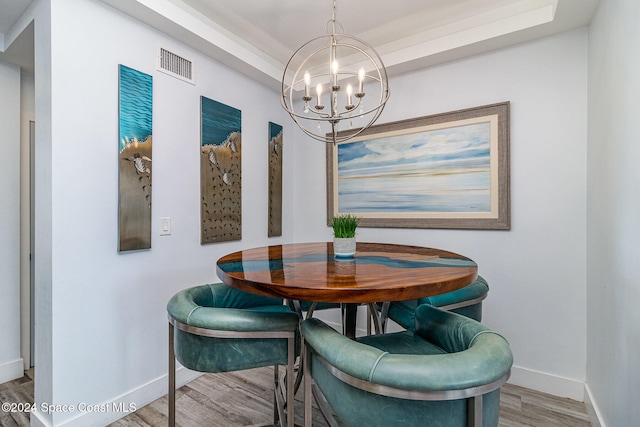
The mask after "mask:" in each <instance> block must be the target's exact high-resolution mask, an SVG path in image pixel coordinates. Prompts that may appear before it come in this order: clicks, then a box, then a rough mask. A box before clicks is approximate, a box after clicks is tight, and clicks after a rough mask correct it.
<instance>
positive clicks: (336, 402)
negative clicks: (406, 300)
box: [300, 304, 513, 427]
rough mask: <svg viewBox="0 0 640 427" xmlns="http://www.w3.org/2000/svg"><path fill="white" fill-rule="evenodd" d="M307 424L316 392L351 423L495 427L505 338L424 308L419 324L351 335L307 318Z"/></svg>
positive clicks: (504, 375)
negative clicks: (394, 330)
mask: <svg viewBox="0 0 640 427" xmlns="http://www.w3.org/2000/svg"><path fill="white" fill-rule="evenodd" d="M300 332H301V334H302V337H303V342H304V348H305V355H304V357H305V365H304V381H305V387H304V393H305V394H304V404H305V426H310V425H311V399H312V397H311V392H312V390H313V394H314V395H316V400H317V402H318V406H319V407H320V409H321V410H322V412H323V415H325V417H326V418H328V419H331V413H334V414H335V415H336V416H337V418H338V419H339V420H340V422H341V424H342V425H345V426H403V427H407V426H425V425H428V426H438V427H444V426H446V427H457V426H497V425H498V418H499V405H500V386H501V385H502V384H504V383H505V382H506V380H507V379H508V378H509V375H510V371H511V366H512V364H513V356H512V353H511V349H510V347H509V344H508V343H507V341H506V340H505V339H504V338H503V337H502V336H500V335H499V334H497V333H496V332H493V331H491V330H489V329H488V328H487V327H485V326H484V325H482V324H480V323H479V322H476V321H475V320H473V319H469V318H467V317H464V316H461V315H459V314H456V313H452V312H448V311H443V310H440V309H438V308H436V307H433V306H429V305H426V304H425V305H421V306H419V307H418V308H417V309H416V310H415V328H413V330H405V331H402V332H396V333H389V334H378V335H368V336H364V337H360V338H358V339H356V340H351V339H349V338H347V337H345V336H343V335H342V334H340V333H338V332H336V331H335V330H333V329H332V328H330V327H329V326H327V325H326V324H324V323H322V322H321V321H320V320H318V319H307V320H305V321H304V322H302V324H301V326H300Z"/></svg>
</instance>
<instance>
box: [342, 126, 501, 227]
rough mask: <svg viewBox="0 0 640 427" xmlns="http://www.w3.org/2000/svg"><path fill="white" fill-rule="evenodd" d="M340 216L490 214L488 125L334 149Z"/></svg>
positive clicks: (378, 140) (426, 132) (431, 132)
mask: <svg viewBox="0 0 640 427" xmlns="http://www.w3.org/2000/svg"><path fill="white" fill-rule="evenodd" d="M337 181H338V183H337V197H338V206H339V211H340V212H350V213H354V214H360V215H362V216H366V215H367V214H382V215H384V214H388V213H393V214H394V215H396V214H416V213H420V214H421V215H424V214H427V215H428V214H429V213H438V214H442V213H462V212H465V213H468V212H476V213H477V212H480V213H486V212H490V211H491V124H490V122H488V121H481V122H478V123H469V124H464V125H459V126H458V125H456V126H450V125H449V126H448V127H443V128H438V129H430V130H422V131H419V132H414V133H405V134H401V135H390V136H381V137H378V138H375V139H365V140H361V141H356V142H351V143H349V142H347V143H343V144H340V145H338V147H337Z"/></svg>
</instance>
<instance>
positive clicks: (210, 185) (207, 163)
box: [200, 96, 242, 244]
mask: <svg viewBox="0 0 640 427" xmlns="http://www.w3.org/2000/svg"><path fill="white" fill-rule="evenodd" d="M200 99H201V103H200V108H201V110H200V111H201V125H200V141H201V152H200V196H201V203H200V219H201V228H200V230H201V232H200V243H202V244H204V243H214V242H225V241H229V240H240V239H241V238H242V187H241V178H242V175H241V168H240V166H241V159H242V128H241V122H242V114H241V112H240V110H238V109H235V108H233V107H230V106H228V105H225V104H222V103H220V102H217V101H214V100H212V99H208V98H205V97H204V96H203V97H201V98H200Z"/></svg>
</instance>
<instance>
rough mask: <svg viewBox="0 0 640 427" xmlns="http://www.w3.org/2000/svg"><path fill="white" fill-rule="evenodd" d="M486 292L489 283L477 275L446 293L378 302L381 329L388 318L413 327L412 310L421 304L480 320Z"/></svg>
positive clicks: (384, 327) (404, 326)
mask: <svg viewBox="0 0 640 427" xmlns="http://www.w3.org/2000/svg"><path fill="white" fill-rule="evenodd" d="M488 293H489V284H488V283H487V281H486V280H485V279H484V278H483V277H481V276H478V278H477V279H476V280H475V281H474V282H473V283H471V284H470V285H468V286H465V287H464V288H460V289H458V290H456V291H453V292H448V293H446V294H441V295H433V296H430V297H425V298H420V299H412V300H407V301H392V302H390V303H382V304H378V308H379V310H380V318H381V323H382V329H383V330H386V324H387V320H388V319H391V320H393V321H394V322H396V323H397V324H399V325H400V326H402V327H403V328H405V329H411V328H413V318H414V311H415V310H416V307H418V306H419V305H422V304H428V305H432V306H434V307H438V308H440V309H441V310H447V311H452V312H454V313H458V314H461V315H463V316H466V317H469V318H471V319H474V320H477V321H478V322H480V321H481V320H482V301H483V300H484V299H485V298H486V297H487V294H488Z"/></svg>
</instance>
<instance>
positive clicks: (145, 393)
mask: <svg viewBox="0 0 640 427" xmlns="http://www.w3.org/2000/svg"><path fill="white" fill-rule="evenodd" d="M200 375H202V372H195V371H191V370H189V369H187V368H184V367H182V366H181V367H179V368H178V369H176V388H179V387H182V386H183V385H185V384H187V383H188V382H190V381H192V380H194V379H196V378H198V377H199V376H200ZM168 384H169V379H168V376H167V375H163V376H161V377H159V378H157V379H155V380H153V381H150V382H148V383H147V384H144V385H142V386H140V387H137V388H135V389H133V390H131V391H129V392H127V393H125V394H123V395H121V396H119V397H116V398H115V399H113V400H111V401H109V402H105V403H102V404H100V405H99V407H96V408H89V409H92V410H91V411H90V410H87V408H74V412H75V416H74V417H73V418H70V419H68V420H66V421H62V422H61V423H56V425H58V426H61V427H62V426H64V427H85V426H93V425H95V426H97V425H108V424H111V423H112V422H114V421H117V420H118V419H120V418H122V417H124V416H126V415H127V414H129V413H130V412H133V411H135V410H136V409H139V408H142V407H143V406H145V405H148V404H149V403H151V402H153V401H154V400H156V399H158V398H160V397H162V396H164V395H166V394H167V392H168ZM40 405H42V402H36V407H37V408H39V407H40ZM83 409H84V410H83ZM30 415H31V427H52V424H51V422H50V421H49V419H46V418H45V417H44V416H43V415H44V414H43V413H42V412H40V411H36V412H32V413H31V414H30ZM47 418H49V417H47Z"/></svg>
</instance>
